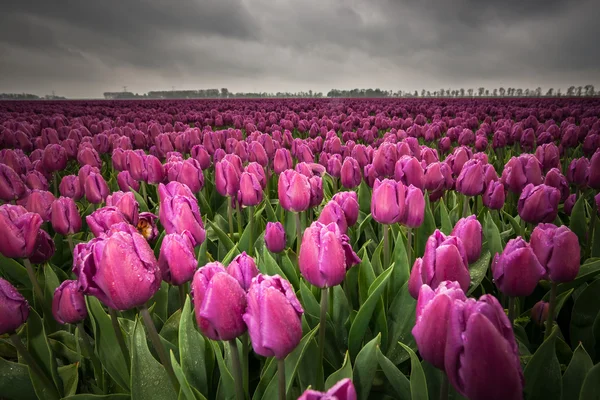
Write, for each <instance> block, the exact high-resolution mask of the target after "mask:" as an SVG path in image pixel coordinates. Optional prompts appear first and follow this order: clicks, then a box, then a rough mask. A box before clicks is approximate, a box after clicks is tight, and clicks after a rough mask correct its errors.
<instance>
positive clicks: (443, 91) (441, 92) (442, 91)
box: [440, 89, 446, 97]
mask: <svg viewBox="0 0 600 400" xmlns="http://www.w3.org/2000/svg"><path fill="white" fill-rule="evenodd" d="M444 93H446V91H445V90H444V89H440V97H444Z"/></svg>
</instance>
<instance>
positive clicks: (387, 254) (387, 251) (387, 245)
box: [383, 224, 390, 269]
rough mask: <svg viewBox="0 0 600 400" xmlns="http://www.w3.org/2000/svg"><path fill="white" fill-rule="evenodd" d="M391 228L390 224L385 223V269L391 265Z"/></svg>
mask: <svg viewBox="0 0 600 400" xmlns="http://www.w3.org/2000/svg"><path fill="white" fill-rule="evenodd" d="M389 229H390V226H389V225H387V224H384V225H383V269H387V268H388V267H389V266H390V243H389V241H390V239H389Z"/></svg>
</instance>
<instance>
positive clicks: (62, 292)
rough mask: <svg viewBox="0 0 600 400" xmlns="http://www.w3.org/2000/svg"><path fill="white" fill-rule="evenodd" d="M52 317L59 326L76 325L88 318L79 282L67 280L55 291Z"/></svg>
mask: <svg viewBox="0 0 600 400" xmlns="http://www.w3.org/2000/svg"><path fill="white" fill-rule="evenodd" d="M52 315H53V316H54V319H55V320H56V321H57V322H58V323H59V324H63V325H64V324H76V323H78V322H80V321H83V320H84V319H86V318H87V316H88V311H87V307H86V305H85V297H84V295H83V291H82V290H81V288H80V286H79V282H77V281H72V280H67V281H64V282H63V283H61V284H60V286H59V287H57V288H56V290H55V291H54V297H53V299H52Z"/></svg>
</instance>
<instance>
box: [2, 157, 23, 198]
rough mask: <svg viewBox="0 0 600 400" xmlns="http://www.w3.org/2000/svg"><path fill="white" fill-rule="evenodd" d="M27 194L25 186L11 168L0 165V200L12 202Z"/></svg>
mask: <svg viewBox="0 0 600 400" xmlns="http://www.w3.org/2000/svg"><path fill="white" fill-rule="evenodd" d="M26 193H27V186H25V183H24V182H23V180H22V179H21V178H20V177H19V174H17V173H16V172H15V171H14V170H13V169H12V168H11V167H9V166H8V165H6V164H2V163H0V200H4V201H13V200H17V199H20V198H22V197H23V196H25V195H26Z"/></svg>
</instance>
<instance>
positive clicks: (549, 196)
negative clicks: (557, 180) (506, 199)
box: [518, 183, 560, 224]
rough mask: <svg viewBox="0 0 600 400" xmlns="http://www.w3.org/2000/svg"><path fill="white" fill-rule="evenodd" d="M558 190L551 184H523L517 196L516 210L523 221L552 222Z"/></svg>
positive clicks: (558, 196)
mask: <svg viewBox="0 0 600 400" xmlns="http://www.w3.org/2000/svg"><path fill="white" fill-rule="evenodd" d="M559 201H560V192H559V191H558V189H556V188H553V187H552V186H547V185H539V186H533V185H532V184H531V183H530V184H529V185H527V186H525V189H523V193H521V197H519V203H518V211H519V216H520V217H521V219H522V220H523V221H527V222H529V223H532V224H537V223H540V222H552V221H554V220H555V219H556V215H557V214H558V203H559Z"/></svg>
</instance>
